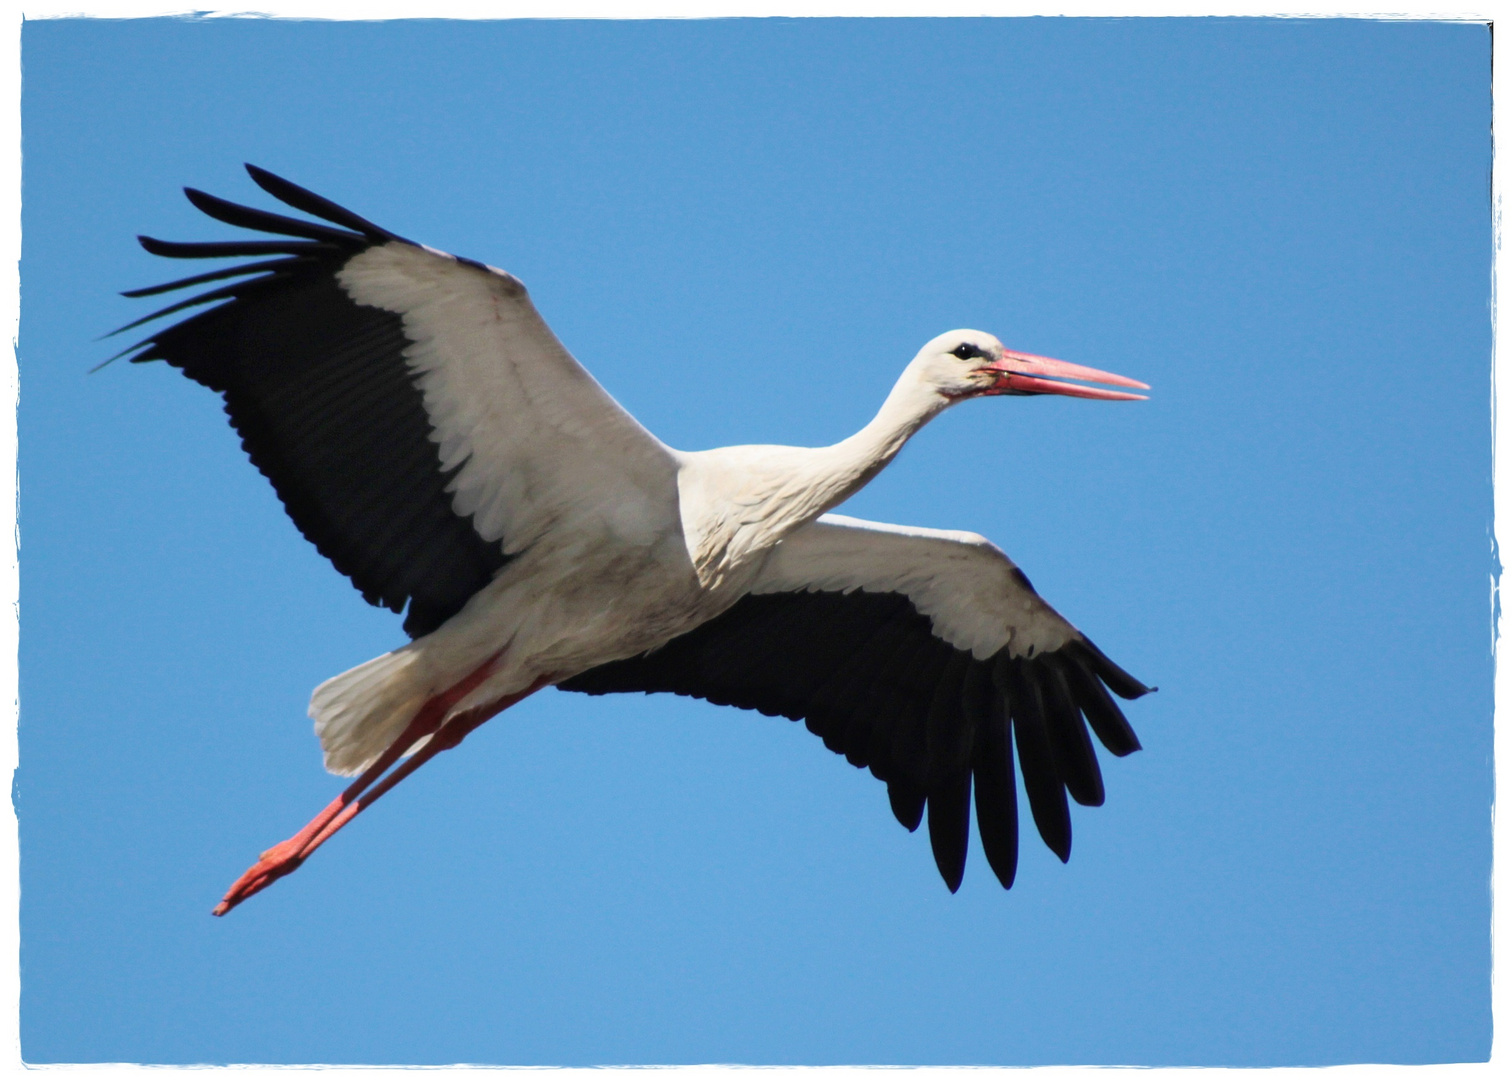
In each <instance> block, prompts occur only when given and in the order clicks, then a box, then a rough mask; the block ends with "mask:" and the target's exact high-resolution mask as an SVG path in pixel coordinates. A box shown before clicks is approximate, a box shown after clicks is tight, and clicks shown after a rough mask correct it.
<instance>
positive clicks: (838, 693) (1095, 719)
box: [560, 514, 1149, 892]
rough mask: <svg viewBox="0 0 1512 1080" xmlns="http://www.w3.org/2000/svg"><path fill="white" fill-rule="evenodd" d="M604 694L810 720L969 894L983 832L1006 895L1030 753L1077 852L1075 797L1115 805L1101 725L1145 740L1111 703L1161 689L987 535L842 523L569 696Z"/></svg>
mask: <svg viewBox="0 0 1512 1080" xmlns="http://www.w3.org/2000/svg"><path fill="white" fill-rule="evenodd" d="M560 686H561V688H562V689H564V690H577V691H581V692H584V693H590V694H604V693H612V692H623V691H636V690H641V691H646V692H647V693H652V692H656V691H670V692H672V693H677V694H687V695H691V696H694V697H701V698H705V699H707V700H709V701H712V702H714V703H715V704H718V705H735V706H738V707H739V708H743V709H757V710H759V711H761V712H763V713H766V714H767V715H769V716H776V715H780V716H786V717H788V718H789V719H791V720H804V721H805V722H806V723H807V725H808V728H809V730H810V731H812V732H813V733H814V734H816V735H819V736H821V737H822V738H823V739H824V745H825V746H827V747H829V749H831V750H833V751H834V752H835V753H837V754H844V755H845V758H846V760H847V761H849V762H850V763H851V764H852V765H855V766H856V767H857V768H862V767H867V766H869V767H870V768H871V771H872V773H873V775H875V776H876V777H877V778H878V779H880V780H883V781H885V782H886V783H887V791H888V796H889V799H890V801H891V803H892V809H893V813H894V815H895V816H896V817H897V819H898V820H899V821H900V822H901V823H902V824H903V825H904V826H905V827H906V828H908V829H909V830H910V831H912V830H913V829H916V828H917V827H918V826H919V822H920V820H921V819H922V817H923V813H924V808H925V806H926V804H927V805H928V807H929V838H930V845H931V847H932V849H933V851H934V856H935V863H936V865H937V866H938V867H939V870H940V874H941V876H942V877H943V878H944V879H945V883H946V884H947V885H948V886H949V887H950V889H951V891H952V892H954V891H955V889H956V888H957V887H958V886H959V885H960V882H961V875H962V872H963V870H964V868H965V862H966V846H967V841H968V837H969V833H970V820H971V794H972V787H973V780H974V781H975V789H976V810H977V828H978V831H979V832H980V834H981V837H982V846H983V849H984V851H985V853H986V855H987V859H988V862H989V863H990V864H991V865H992V868H993V871H994V872H995V873H996V874H997V876H998V879H999V880H1000V881H1001V882H1002V884H1003V887H1004V888H1008V887H1010V886H1011V885H1012V884H1013V879H1014V875H1015V873H1016V871H1017V865H1018V809H1017V795H1016V793H1015V785H1014V751H1015V749H1017V751H1018V755H1017V756H1018V763H1019V770H1020V771H1021V772H1022V773H1023V777H1024V788H1025V792H1026V794H1027V795H1028V798H1029V807H1030V810H1031V811H1032V813H1033V816H1034V821H1035V825H1036V826H1037V827H1038V829H1039V833H1040V836H1041V837H1042V838H1043V839H1044V841H1045V843H1046V844H1047V845H1048V846H1049V847H1050V849H1051V850H1052V851H1054V852H1055V853H1056V854H1057V855H1058V856H1060V858H1061V859H1062V861H1064V860H1065V859H1067V858H1069V857H1070V854H1071V818H1070V812H1069V808H1068V806H1067V804H1066V794H1067V792H1069V793H1070V795H1071V797H1072V798H1073V799H1075V800H1076V801H1077V802H1079V803H1081V804H1083V805H1088V806H1098V805H1101V803H1102V801H1103V782H1102V774H1101V772H1100V770H1099V769H1098V765H1097V756H1096V753H1095V752H1094V750H1093V748H1092V742H1091V740H1090V739H1089V738H1088V735H1087V728H1086V726H1085V725H1084V723H1083V718H1085V721H1086V723H1087V724H1090V725H1091V727H1092V730H1093V731H1094V732H1096V733H1097V736H1098V738H1099V739H1100V740H1101V741H1102V744H1103V745H1104V746H1105V747H1107V749H1108V750H1109V751H1111V752H1112V753H1113V754H1115V755H1117V756H1120V757H1122V756H1123V755H1125V754H1129V753H1132V752H1133V751H1135V750H1137V749H1139V740H1138V739H1137V738H1135V735H1134V731H1133V729H1132V728H1130V727H1129V724H1128V721H1127V720H1125V719H1124V715H1123V712H1122V711H1121V710H1120V709H1119V707H1118V706H1117V704H1115V703H1114V701H1113V699H1112V698H1111V697H1109V695H1108V690H1107V689H1105V688H1104V687H1105V686H1106V687H1107V688H1108V689H1111V690H1112V691H1113V692H1114V693H1116V694H1118V695H1119V696H1120V697H1124V698H1136V697H1139V696H1141V695H1143V694H1146V693H1148V692H1149V688H1148V687H1146V686H1145V685H1144V684H1143V683H1141V682H1140V681H1139V680H1138V679H1135V678H1134V677H1133V676H1131V675H1130V674H1129V673H1128V672H1126V671H1124V670H1123V669H1122V668H1120V667H1119V666H1118V665H1117V664H1115V663H1113V662H1112V661H1111V660H1109V659H1108V658H1107V657H1106V656H1104V655H1103V653H1102V652H1101V650H1099V649H1098V648H1097V646H1095V645H1093V644H1092V642H1090V641H1088V640H1087V639H1086V637H1084V636H1083V635H1082V634H1081V633H1080V631H1078V630H1077V629H1076V628H1075V627H1073V626H1072V625H1071V624H1070V623H1068V622H1067V621H1066V620H1065V619H1063V618H1062V617H1061V616H1060V615H1059V614H1058V613H1057V612H1056V611H1055V609H1054V608H1052V607H1050V605H1049V604H1047V603H1045V602H1044V601H1043V600H1042V599H1040V597H1039V594H1038V593H1036V592H1035V591H1034V589H1033V587H1032V586H1030V584H1029V580H1028V579H1027V578H1026V577H1024V575H1023V574H1022V573H1021V572H1020V571H1019V570H1018V568H1017V567H1015V566H1014V565H1013V563H1012V562H1011V561H1010V560H1009V559H1008V557H1007V556H1006V555H1004V554H1003V553H1002V552H1001V551H1000V550H998V549H997V548H996V547H994V546H993V545H992V544H990V543H988V542H987V541H986V540H985V539H983V538H982V537H980V536H976V535H974V534H971V533H954V532H941V531H938V530H933V529H907V528H900V527H898V526H893V525H879V524H876V523H873V522H866V521H857V520H855V519H853V518H846V517H841V516H839V515H833V514H832V515H826V516H825V517H822V518H820V519H819V521H817V522H815V523H814V524H812V525H808V526H806V527H804V528H802V529H799V530H797V531H796V532H794V533H793V534H792V535H791V536H789V537H788V538H787V539H785V540H783V541H782V542H781V543H780V544H779V545H778V546H777V547H776V549H774V550H773V552H772V555H771V557H770V558H769V559H768V561H767V564H766V566H765V568H764V569H763V571H762V574H761V576H760V578H759V579H758V580H757V582H756V584H755V586H754V587H753V588H752V590H751V594H750V595H748V596H746V597H745V598H744V599H742V600H741V601H740V602H739V603H737V604H736V605H735V606H734V607H732V608H731V609H730V610H729V611H727V612H725V613H724V614H723V615H720V616H719V617H718V618H716V619H713V620H711V621H710V622H708V623H706V624H704V625H703V626H701V627H699V628H698V629H696V630H693V631H691V632H690V633H687V634H684V635H682V636H681V637H678V638H674V639H673V640H672V641H671V642H669V643H668V644H666V645H664V646H663V647H662V648H660V649H657V650H655V651H653V652H651V653H648V654H646V655H644V656H638V657H633V658H631V659H628V660H620V661H617V662H615V663H611V664H605V665H603V666H602V667H598V668H594V669H592V670H590V671H587V672H584V673H583V674H581V675H579V676H577V677H576V678H573V679H570V680H568V681H566V682H563V683H561V684H560Z"/></svg>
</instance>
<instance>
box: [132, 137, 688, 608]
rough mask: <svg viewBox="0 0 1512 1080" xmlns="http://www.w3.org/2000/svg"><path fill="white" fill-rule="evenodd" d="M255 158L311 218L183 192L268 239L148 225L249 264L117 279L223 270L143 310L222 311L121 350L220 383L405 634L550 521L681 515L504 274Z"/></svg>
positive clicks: (669, 459)
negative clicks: (190, 235)
mask: <svg viewBox="0 0 1512 1080" xmlns="http://www.w3.org/2000/svg"><path fill="white" fill-rule="evenodd" d="M247 169H248V172H249V173H251V175H252V179H253V180H255V181H256V182H257V184H258V185H259V186H261V187H262V188H263V189H264V190H266V191H267V192H268V193H269V194H271V195H273V196H274V197H276V198H278V199H280V200H282V201H283V202H285V203H287V204H288V205H290V206H292V207H294V208H295V209H297V210H302V211H304V212H305V213H307V214H311V215H313V216H314V217H317V218H320V219H321V221H307V220H302V219H299V218H291V217H285V216H283V215H280V214H273V213H269V212H267V211H265V210H258V209H254V208H252V207H247V206H240V205H238V204H236V203H230V202H227V201H225V200H224V199H218V198H216V197H214V196H212V195H207V194H205V193H204V192H201V191H195V190H193V189H185V191H186V193H187V194H188V196H189V199H190V201H192V202H193V203H194V205H195V206H197V207H198V208H199V209H201V210H203V211H204V212H205V213H206V214H208V215H209V216H211V217H213V218H215V219H216V220H218V221H223V222H225V223H227V224H230V225H236V226H239V227H242V228H246V229H253V230H256V231H258V232H260V233H262V234H263V235H264V236H265V237H270V238H269V239H256V240H242V239H234V240H228V241H216V242H211V243H188V244H185V243H171V242H167V241H163V240H154V239H152V238H150V237H141V238H140V239H141V242H142V246H143V247H145V248H146V249H147V250H148V251H150V252H152V253H154V254H156V255H163V256H167V257H170V258H182V259H222V258H248V257H254V259H255V261H252V262H242V263H239V264H237V265H234V266H230V267H226V268H224V269H219V270H212V271H210V272H209V273H205V274H197V275H195V276H193V277H188V278H184V279H181V280H179V281H173V282H169V283H168V284H166V285H158V286H154V287H152V288H148V289H136V290H133V291H132V292H129V293H127V294H126V295H127V296H151V295H156V294H159V293H164V292H171V291H175V290H178V289H183V288H188V287H190V286H197V285H205V284H209V283H210V282H215V281H225V280H227V279H231V280H230V283H229V284H224V285H219V286H217V287H215V288H212V289H209V290H208V291H205V292H201V293H198V294H196V295H193V296H191V297H190V298H189V299H187V300H183V301H180V302H179V303H176V304H173V305H171V306H169V307H167V308H164V309H163V310H162V311H158V312H155V313H154V314H152V315H148V316H146V317H145V318H142V319H138V320H137V322H136V323H133V324H131V325H133V326H135V325H138V324H140V323H144V322H148V321H150V320H152V319H155V318H158V317H160V316H163V315H169V314H172V313H175V312H178V311H181V310H185V309H188V308H192V307H196V306H199V305H207V304H213V305H215V306H212V307H209V308H208V309H207V310H203V311H200V312H199V313H198V314H195V315H193V316H191V317H188V318H186V319H184V320H183V321H182V322H179V323H176V324H174V325H172V326H168V327H166V328H163V329H159V330H158V331H157V332H156V333H154V334H153V335H152V336H151V337H149V338H147V339H146V340H144V341H141V342H139V343H138V344H137V345H134V346H132V347H131V348H130V349H127V350H126V352H127V353H134V354H135V355H133V356H132V359H133V360H134V361H145V360H164V361H166V362H167V363H169V364H171V365H172V366H174V367H176V368H178V369H180V370H181V371H183V372H184V374H185V375H187V376H189V377H190V378H191V379H193V380H195V381H196V382H198V383H201V384H202V385H204V386H208V387H209V388H210V389H212V390H215V391H216V392H217V393H219V394H221V395H222V396H223V397H224V398H225V402H226V413H227V415H228V416H229V417H230V420H231V423H232V425H233V426H234V427H235V428H236V430H237V431H238V432H239V433H240V434H241V437H242V445H243V446H244V447H245V449H246V451H247V454H248V456H249V457H250V458H251V459H252V463H253V464H254V465H256V466H257V467H258V469H260V470H261V471H262V472H263V474H264V475H266V476H267V477H268V479H269V480H270V481H271V482H272V484H273V487H274V489H275V490H276V491H277V492H278V496H279V498H280V499H281V500H282V501H283V504H284V508H285V509H286V510H287V511H288V512H289V516H290V517H291V518H292V519H293V520H294V524H295V525H296V526H298V528H299V530H300V531H301V532H302V533H304V535H305V536H306V537H307V538H308V539H309V540H310V541H311V543H313V544H314V545H315V546H316V548H317V549H318V550H319V551H320V552H321V554H323V555H325V556H326V558H328V559H330V560H331V562H332V563H333V564H334V565H335V567H336V569H337V570H339V571H341V573H343V574H345V575H346V576H347V577H349V578H350V579H351V580H352V583H353V584H354V585H356V586H357V588H358V589H359V590H360V591H361V592H362V595H363V597H364V598H365V599H366V600H367V601H368V602H369V603H371V604H382V605H384V606H386V607H389V608H391V609H392V610H394V611H400V610H404V609H405V608H406V606H407V607H408V611H407V617H406V619H405V623H404V628H405V630H406V631H408V632H409V634H410V635H411V636H415V637H418V636H420V635H423V634H428V633H430V632H431V631H433V630H435V629H436V628H437V627H438V626H440V625H441V624H442V623H444V622H445V621H446V620H447V619H448V618H450V617H451V616H452V615H454V614H456V613H457V611H459V610H460V609H461V608H462V607H463V605H464V604H466V602H467V600H468V598H469V597H471V596H472V595H473V594H474V593H476V592H477V591H478V590H480V589H482V588H484V587H485V586H486V585H487V584H488V583H489V582H490V581H491V580H493V577H494V575H495V574H497V573H498V572H499V570H500V569H502V568H503V566H504V565H505V564H506V563H507V562H508V561H509V560H510V559H512V558H513V557H514V556H515V555H517V554H518V553H519V552H521V551H523V550H525V549H526V548H528V547H531V546H532V545H534V544H536V543H538V542H541V541H542V540H544V539H546V538H548V537H549V536H551V535H552V534H554V533H555V534H557V535H558V536H565V537H567V538H569V539H570V538H575V537H582V536H584V535H589V536H606V537H609V538H611V539H612V538H619V539H625V540H628V541H630V542H644V538H645V537H646V536H651V535H654V534H655V531H656V529H657V528H658V527H659V526H660V524H661V523H662V522H664V521H666V520H669V519H672V520H675V517H676V508H675V503H674V501H673V500H674V496H675V492H676V489H677V488H676V474H677V464H676V462H675V461H674V459H673V456H672V454H671V452H670V451H669V450H667V448H666V447H665V446H663V445H662V444H661V443H660V442H659V441H658V440H657V439H656V438H655V437H654V436H652V435H651V434H650V433H649V432H647V431H646V430H645V429H644V428H642V427H641V426H640V425H639V424H638V423H636V421H635V419H634V418H633V417H631V416H630V414H629V413H627V412H626V411H625V410H624V409H622V408H621V407H620V406H619V404H618V403H617V402H615V400H614V399H613V398H612V397H610V396H609V394H608V393H607V392H606V391H605V390H604V388H603V387H601V386H600V385H599V384H598V383H597V382H596V381H594V378H593V376H592V375H590V374H589V373H588V372H587V371H586V370H585V369H584V368H583V367H582V365H580V364H579V363H578V362H577V361H576V360H575V359H573V357H572V356H571V354H570V353H568V351H567V350H566V348H564V347H563V345H562V343H561V342H560V341H558V340H557V338H556V335H555V334H553V333H552V332H551V329H550V327H548V326H547V325H546V323H545V321H544V320H543V319H542V318H541V316H540V314H539V313H538V312H537V311H536V309H535V306H534V305H533V304H532V303H531V301H530V297H529V295H528V294H527V293H526V290H525V286H524V285H523V284H521V282H520V281H519V280H518V279H516V278H515V277H514V276H513V275H511V274H508V273H505V272H504V271H502V270H498V269H495V268H493V267H489V266H484V265H483V264H482V263H478V262H474V261H473V260H470V259H463V258H457V257H453V256H451V255H448V254H446V253H444V252H440V251H436V250H434V249H431V248H427V247H422V246H420V245H418V244H414V243H412V242H410V241H408V240H405V239H403V238H402V237H399V236H396V235H395V234H393V233H391V232H389V231H388V230H386V229H383V228H380V227H379V226H377V225H374V224H373V223H372V222H370V221H367V220H366V219H364V218H361V217H358V216H357V215H356V214H354V213H352V212H351V211H350V210H346V209H344V208H343V207H340V206H337V205H336V204H335V203H333V202H331V201H330V200H328V199H325V198H323V197H322V196H319V195H316V194H315V193H314V192H311V191H307V190H306V189H304V188H302V187H299V186H298V185H296V184H292V183H290V182H289V181H287V180H284V179H282V178H280V177H277V176H274V175H273V174H272V173H269V172H267V171H266V170H263V169H258V168H256V167H255V166H250V165H249V166H248V167H247ZM325 222H330V224H325ZM269 256H271V258H269ZM123 329H126V328H124V327H123Z"/></svg>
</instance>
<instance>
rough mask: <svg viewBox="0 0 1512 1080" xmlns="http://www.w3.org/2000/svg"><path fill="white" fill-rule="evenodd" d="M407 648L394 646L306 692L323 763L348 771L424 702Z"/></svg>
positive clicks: (373, 755) (361, 765)
mask: <svg viewBox="0 0 1512 1080" xmlns="http://www.w3.org/2000/svg"><path fill="white" fill-rule="evenodd" d="M417 659H418V657H417V656H416V654H415V653H414V652H412V651H410V650H409V649H397V650H395V651H394V652H390V653H384V654H383V655H382V656H377V657H374V658H373V659H371V660H369V661H368V662H367V663H365V664H359V665H358V666H357V667H354V668H352V670H350V671H344V672H342V673H341V674H340V675H337V676H336V677H335V678H332V679H327V680H326V681H325V682H323V683H321V684H320V685H319V686H317V687H316V688H315V693H313V694H312V695H310V719H311V720H314V721H315V734H316V736H318V737H319V739H320V747H321V749H322V750H323V751H325V767H326V769H327V770H329V771H330V772H333V773H335V774H336V775H337V776H353V775H355V774H357V773H360V772H362V770H363V769H365V768H367V767H368V766H369V765H371V764H372V763H373V762H374V761H375V760H376V759H377V758H378V756H379V755H380V754H382V753H383V752H384V751H385V750H387V749H388V747H389V744H390V743H392V742H393V741H394V740H395V739H396V738H398V737H399V734H400V732H402V731H403V730H404V727H405V725H406V724H408V723H409V722H410V721H411V720H412V719H414V716H415V714H416V713H417V712H418V711H419V709H420V706H421V705H423V704H424V703H425V699H426V690H425V685H424V683H423V681H422V680H421V679H420V678H418V675H419V672H417V671H416V670H415V668H416V667H417V665H416V663H415V661H416V660H417Z"/></svg>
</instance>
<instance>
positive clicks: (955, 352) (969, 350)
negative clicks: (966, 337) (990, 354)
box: [950, 342, 987, 360]
mask: <svg viewBox="0 0 1512 1080" xmlns="http://www.w3.org/2000/svg"><path fill="white" fill-rule="evenodd" d="M950 354H951V355H952V356H956V357H959V358H960V359H962V360H970V359H971V358H972V357H973V356H986V355H987V354H986V353H984V352H983V351H982V350H981V349H979V348H977V347H976V346H975V345H971V344H967V343H965V342H962V343H961V344H960V345H957V346H956V347H955V348H954V349H952V350H950Z"/></svg>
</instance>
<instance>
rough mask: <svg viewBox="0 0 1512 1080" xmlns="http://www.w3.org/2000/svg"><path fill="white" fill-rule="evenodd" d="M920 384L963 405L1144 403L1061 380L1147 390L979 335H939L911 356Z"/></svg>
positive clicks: (1118, 377)
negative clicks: (1050, 397) (1011, 400)
mask: <svg viewBox="0 0 1512 1080" xmlns="http://www.w3.org/2000/svg"><path fill="white" fill-rule="evenodd" d="M911 366H912V367H913V368H914V371H915V373H916V374H917V375H918V377H919V379H920V380H921V381H922V382H923V383H924V384H925V385H926V386H928V387H929V388H930V389H931V390H933V391H935V392H936V393H937V394H939V395H940V396H941V397H944V398H946V399H947V400H949V401H952V402H955V401H962V400H964V399H966V398H973V397H990V396H993V395H997V394H1015V395H1028V394H1064V395H1066V396H1067V397H1082V398H1096V399H1098V400H1101V401H1143V400H1145V395H1144V394H1129V393H1124V392H1123V391H1121V390H1105V389H1103V387H1101V386H1083V385H1081V384H1080V383H1076V382H1063V381H1061V380H1065V379H1079V380H1082V381H1083V382H1093V383H1105V384H1108V385H1111V386H1128V387H1133V388H1134V389H1136V390H1148V389H1149V387H1148V386H1146V385H1145V384H1144V383H1142V382H1136V381H1135V380H1133V379H1126V378H1124V377H1123V376H1122V375H1113V374H1111V373H1109V372H1106V371H1098V370H1097V369H1096V368H1090V367H1082V366H1081V365H1080V364H1068V363H1066V362H1065V361H1064V360H1052V359H1050V358H1049V357H1048V356H1035V355H1034V354H1033V353H1021V352H1014V351H1013V350H1011V349H1007V348H1004V346H1003V343H1002V342H1001V341H999V340H998V339H997V338H995V337H993V336H992V335H991V334H987V333H983V332H982V331H980V330H951V331H950V332H949V333H945V334H941V335H940V336H939V337H937V338H935V339H934V340H933V341H931V342H930V343H929V344H928V345H925V346H924V348H922V349H920V350H919V355H918V356H916V357H914V361H913V364H912V365H911Z"/></svg>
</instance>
